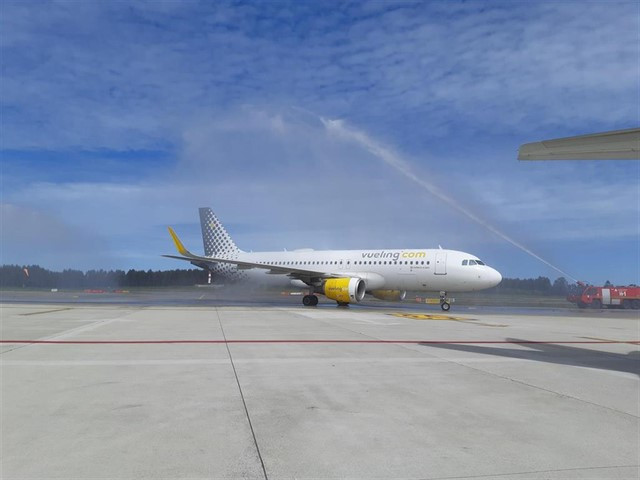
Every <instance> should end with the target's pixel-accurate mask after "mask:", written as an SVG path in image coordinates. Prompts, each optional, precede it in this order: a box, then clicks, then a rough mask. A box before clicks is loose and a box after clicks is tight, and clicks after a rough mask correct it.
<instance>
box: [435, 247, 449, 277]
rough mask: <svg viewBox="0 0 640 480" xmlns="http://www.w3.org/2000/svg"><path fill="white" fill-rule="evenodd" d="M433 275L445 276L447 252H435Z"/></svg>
mask: <svg viewBox="0 0 640 480" xmlns="http://www.w3.org/2000/svg"><path fill="white" fill-rule="evenodd" d="M435 267H436V268H435V272H434V273H435V274H436V275H446V274H447V252H436V265H435Z"/></svg>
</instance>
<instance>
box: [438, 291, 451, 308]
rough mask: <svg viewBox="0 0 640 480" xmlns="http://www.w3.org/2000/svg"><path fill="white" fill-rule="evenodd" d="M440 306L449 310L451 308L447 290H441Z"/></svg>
mask: <svg viewBox="0 0 640 480" xmlns="http://www.w3.org/2000/svg"><path fill="white" fill-rule="evenodd" d="M440 308H441V309H442V310H443V311H445V312H448V311H449V309H450V308H451V303H449V299H448V298H447V292H440Z"/></svg>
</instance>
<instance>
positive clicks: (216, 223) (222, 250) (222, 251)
mask: <svg viewBox="0 0 640 480" xmlns="http://www.w3.org/2000/svg"><path fill="white" fill-rule="evenodd" d="M199 212H200V228H201V229H202V243H203V244H204V254H205V255H206V256H207V257H223V256H226V255H231V254H234V253H238V252H240V251H241V250H240V249H239V248H238V247H237V246H236V244H235V242H234V241H233V239H232V238H231V236H230V235H229V234H228V233H227V231H226V230H225V228H224V227H223V226H222V223H220V220H218V217H217V216H216V214H215V213H213V210H211V209H210V208H209V207H202V208H200V209H199Z"/></svg>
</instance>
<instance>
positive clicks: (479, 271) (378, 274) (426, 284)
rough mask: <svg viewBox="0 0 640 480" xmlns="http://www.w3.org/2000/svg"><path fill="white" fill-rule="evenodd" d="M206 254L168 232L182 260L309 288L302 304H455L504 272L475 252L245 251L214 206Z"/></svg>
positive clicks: (204, 213) (206, 219)
mask: <svg viewBox="0 0 640 480" xmlns="http://www.w3.org/2000/svg"><path fill="white" fill-rule="evenodd" d="M199 212H200V226H201V229H202V241H203V243H204V253H205V255H204V256H201V255H194V254H193V253H191V252H190V251H189V250H187V249H186V248H185V246H184V245H183V243H182V241H181V240H180V239H179V238H178V235H177V234H176V232H175V231H174V230H173V229H172V228H171V227H169V233H170V234H171V237H172V239H173V242H174V244H175V246H176V249H177V250H178V253H179V254H180V256H177V255H163V256H164V257H168V258H174V259H178V260H184V261H188V262H190V263H192V264H193V265H195V266H197V267H200V268H203V269H205V270H209V271H210V272H212V273H213V274H214V275H215V276H216V277H218V278H221V279H222V280H224V281H229V282H239V281H247V280H254V281H265V280H271V279H273V280H276V281H277V282H278V283H280V284H283V285H288V286H294V287H299V288H305V289H307V290H308V292H309V293H308V294H307V295H304V297H303V298H302V303H303V305H304V306H315V305H317V304H318V297H317V295H316V294H322V295H324V296H326V297H327V298H329V299H331V300H335V301H336V302H337V304H338V306H348V305H349V304H350V303H359V302H361V301H362V300H363V299H364V297H365V294H370V295H372V296H373V297H375V298H378V299H381V300H388V301H401V300H404V298H405V297H406V293H407V290H414V291H428V292H440V307H441V308H442V310H444V311H448V310H449V309H450V308H451V302H450V299H449V298H448V297H447V294H448V293H449V292H470V291H477V290H483V289H486V288H491V287H495V286H496V285H498V284H499V283H500V282H501V281H502V275H500V273H499V272H498V271H497V270H495V269H493V268H491V267H489V266H488V265H486V264H485V263H484V262H482V261H481V260H480V259H479V258H478V257H476V256H475V255H471V254H469V253H465V252H460V251H456V250H446V249H443V248H438V249H393V250H391V249H383V250H370V249H365V250H313V249H309V248H305V249H300V250H293V251H282V252H245V251H242V250H240V249H239V248H238V247H237V246H236V244H235V242H234V241H233V240H232V238H231V236H230V235H229V234H228V233H227V231H226V230H225V228H224V227H223V226H222V224H221V223H220V221H219V220H218V217H217V216H216V215H215V214H214V213H213V210H211V209H210V208H204V207H203V208H200V209H199Z"/></svg>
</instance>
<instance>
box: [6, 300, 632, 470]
mask: <svg viewBox="0 0 640 480" xmlns="http://www.w3.org/2000/svg"><path fill="white" fill-rule="evenodd" d="M5 293H6V292H5ZM58 293H61V294H62V295H58V296H56V297H54V298H55V300H56V301H51V300H50V299H51V296H53V295H54V294H52V293H51V292H44V293H42V292H41V293H40V294H39V295H36V294H30V298H28V297H29V296H28V295H21V296H17V297H19V298H15V297H14V298H11V299H10V298H7V296H6V295H5V294H3V298H2V300H3V302H4V303H3V304H2V305H1V308H0V314H1V319H2V322H1V324H0V327H1V329H0V336H1V338H2V343H0V347H1V352H2V353H1V355H0V367H1V373H2V375H1V378H0V387H1V395H2V396H1V401H2V411H1V417H2V430H1V440H2V442H1V445H0V456H1V458H2V466H1V468H2V470H1V472H0V474H1V478H3V479H5V478H6V479H13V478H16V479H18V478H20V479H26V478H29V479H35V478H41V479H45V478H59V479H60V478H65V479H66V478H118V479H120V478H122V479H125V478H127V479H129V478H256V479H260V478H269V479H285V478H286V479H290V478H332V479H333V478H362V479H365V478H366V479H370V478H385V479H387V478H389V479H392V478H403V479H406V478H412V479H413V478H415V479H418V478H429V479H444V478H447V479H450V478H482V479H486V478H492V479H493V478H495V479H504V478H516V479H525V478H526V479H528V478H531V479H543V478H544V479H547V478H553V479H556V478H557V479H569V478H571V479H574V478H576V479H577V478H580V479H582V478H593V479H606V478H615V479H637V478H638V477H639V475H640V467H639V465H640V453H639V452H640V440H639V439H640V406H639V405H640V382H639V375H640V354H639V345H638V341H639V340H640V338H639V337H640V320H639V318H638V312H637V311H636V312H633V311H632V312H628V311H627V312H625V311H601V312H594V311H582V310H572V309H566V310H558V311H555V310H548V309H518V310H509V309H501V308H498V307H491V308H489V307H487V308H477V309H475V310H469V308H473V307H464V308H458V307H456V306H454V308H453V309H452V310H451V311H450V312H448V313H447V314H444V313H443V312H441V311H440V310H439V309H438V307H437V306H435V307H434V306H427V305H420V304H414V303H402V304H395V305H393V304H390V305H389V304H383V303H375V304H371V305H369V306H362V305H359V306H355V307H349V308H337V307H335V306H333V305H332V304H330V303H322V304H321V305H320V307H318V308H313V307H311V308H303V307H301V306H298V305H297V304H298V302H299V300H300V299H299V298H295V297H288V296H278V297H276V298H271V299H269V298H263V297H260V298H257V297H255V296H254V297H253V298H252V299H251V300H246V299H245V300H244V303H243V299H242V298H230V299H227V300H225V299H224V298H222V296H221V294H220V292H217V291H216V290H215V289H203V290H201V289H187V290H179V291H175V292H164V294H163V295H161V294H158V293H157V292H149V293H148V294H139V293H136V294H126V293H122V294H77V293H69V294H66V293H64V292H58ZM66 295H68V296H66ZM73 295H77V298H72V297H73ZM100 295H101V297H100V299H99V300H98V299H96V298H95V297H96V296H100ZM70 297H71V298H70ZM492 308H493V309H492ZM530 310H531V311H530Z"/></svg>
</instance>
